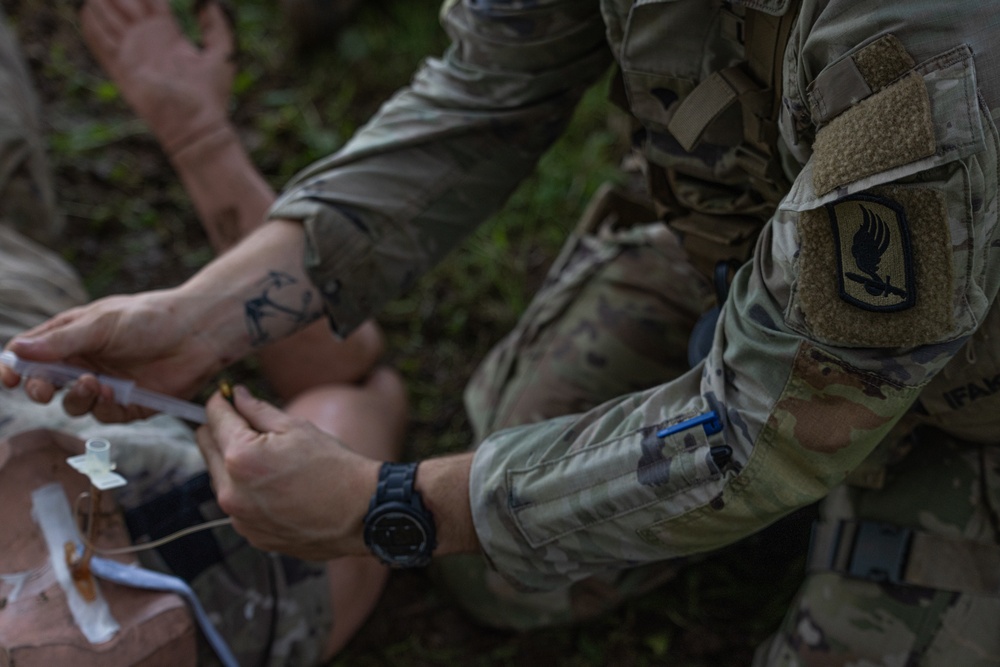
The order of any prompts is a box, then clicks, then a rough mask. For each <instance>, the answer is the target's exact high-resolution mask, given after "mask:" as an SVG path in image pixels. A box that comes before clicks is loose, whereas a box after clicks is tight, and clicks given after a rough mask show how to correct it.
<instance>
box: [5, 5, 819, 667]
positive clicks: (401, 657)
mask: <svg viewBox="0 0 1000 667" xmlns="http://www.w3.org/2000/svg"><path fill="white" fill-rule="evenodd" d="M237 4H238V5H239V8H240V9H241V10H242V11H244V12H248V13H249V16H250V18H248V19H246V20H247V23H246V26H247V30H248V31H250V30H253V29H256V26H258V25H260V26H270V25H271V24H272V23H274V24H279V23H280V22H281V19H282V17H281V15H280V13H279V12H278V11H277V9H276V8H275V7H274V6H271V3H262V2H247V3H237ZM243 4H245V5H246V6H245V7H244V6H243ZM397 4H399V5H402V4H405V2H402V1H400V2H397ZM420 4H423V5H426V7H427V11H428V12H429V13H431V14H433V13H434V11H435V9H434V6H436V2H433V3H427V2H424V1H423V0H421V3H420ZM2 7H3V9H4V10H5V12H6V13H7V14H8V15H9V16H10V17H11V19H12V20H13V21H14V22H15V24H16V25H17V28H18V31H19V33H20V35H21V37H22V41H23V44H24V50H25V53H26V55H27V58H28V60H29V63H30V66H31V68H32V70H33V72H34V74H35V78H36V81H37V84H38V88H39V92H40V96H41V98H42V100H43V103H44V107H45V122H46V127H47V129H48V131H49V133H50V137H51V140H50V145H51V153H52V162H53V168H54V171H55V175H56V182H57V188H58V193H59V197H60V201H61V203H62V206H63V209H64V210H65V211H66V217H67V226H66V231H65V233H64V234H63V237H62V239H61V250H62V251H63V253H64V255H65V256H66V257H67V258H68V259H70V260H71V261H72V262H73V263H74V264H75V265H76V266H77V267H78V268H79V269H80V271H81V273H82V274H83V275H84V276H85V277H86V282H87V285H88V287H89V289H90V290H91V292H92V294H93V295H94V296H100V295H103V294H108V293H112V292H132V291H138V290H144V289H151V288H155V287H158V286H164V285H172V284H176V283H178V282H179V281H182V280H184V279H185V278H186V277H187V276H189V275H190V274H191V273H192V272H194V271H195V270H197V268H198V267H199V266H201V265H202V264H203V263H204V262H205V261H207V260H208V259H209V258H210V252H209V250H208V249H207V248H208V246H207V242H206V239H205V237H204V235H203V234H202V233H201V231H200V229H199V227H198V225H197V223H196V222H194V221H195V217H194V214H193V211H192V210H191V207H190V205H189V204H188V203H187V201H186V198H185V197H184V194H183V190H182V189H181V187H180V185H179V184H178V183H177V181H176V179H175V178H174V177H173V174H172V172H171V170H170V168H169V165H168V164H167V162H166V160H165V159H164V158H163V156H162V154H161V153H160V152H159V150H158V148H157V147H156V144H155V142H154V141H153V140H152V138H151V137H150V136H149V135H148V133H146V132H145V130H144V128H143V127H142V126H141V125H137V124H136V122H135V121H134V120H133V119H131V117H130V114H129V113H128V110H127V109H126V108H125V107H124V105H123V104H122V103H121V101H120V100H118V99H117V96H116V93H115V91H114V89H113V87H110V88H109V86H108V84H107V83H106V82H104V80H103V77H102V76H101V75H100V72H99V71H98V70H97V69H96V67H95V65H94V63H93V62H92V61H91V59H90V57H89V55H88V54H87V53H86V50H85V48H84V47H83V45H82V43H81V41H80V38H79V34H78V32H77V27H76V25H75V21H74V15H73V8H72V7H71V6H69V5H68V4H66V5H62V4H57V3H46V2H41V1H40V0H34V1H32V0H3V1H2ZM370 11H371V12H378V11H387V12H388V10H379V9H372V10H370ZM395 11H396V10H393V12H395ZM398 11H405V10H403V9H400V10H398ZM255 12H256V13H255ZM399 16H400V14H398V13H387V14H385V16H384V17H383V16H380V15H378V14H376V15H374V16H369V17H368V19H367V23H368V24H371V25H379V24H380V23H385V22H386V21H388V22H390V23H391V21H392V20H394V19H396V18H398V17H399ZM383 19H384V20H383ZM264 29H265V28H262V30H264ZM276 34H277V36H276V37H275V34H271V33H267V34H263V35H254V34H248V35H244V36H242V39H243V41H244V44H245V46H246V49H247V52H248V54H247V55H248V56H253V55H257V56H259V57H260V58H261V59H262V60H264V61H265V62H264V64H263V65H261V64H260V63H257V64H256V65H255V64H253V63H248V68H249V71H250V72H251V73H254V72H255V74H254V75H253V76H254V78H253V80H252V81H250V82H249V83H247V82H246V81H244V84H245V87H244V89H243V90H242V92H240V93H239V95H238V96H237V97H238V102H237V104H236V106H235V107H234V114H235V118H236V121H237V124H238V125H239V127H240V129H241V132H242V134H243V138H244V140H245V142H246V143H247V145H248V147H249V148H250V149H251V152H252V153H253V156H254V159H255V161H256V162H257V163H258V164H259V165H260V167H261V169H262V171H263V172H264V173H265V174H267V175H268V176H269V178H271V179H272V183H273V184H274V185H275V187H276V188H278V187H280V185H281V183H282V182H283V180H284V179H287V177H288V176H290V175H291V173H294V171H295V170H296V169H298V168H300V167H301V166H304V163H307V161H308V160H309V159H310V158H312V157H317V156H318V155H319V154H321V153H322V151H323V150H324V148H326V147H327V146H328V145H329V144H331V143H336V137H335V138H334V140H331V136H332V135H331V134H330V133H331V132H334V130H331V129H330V128H329V127H318V126H317V125H316V124H315V123H313V122H312V121H310V120H309V118H308V115H302V116H301V117H300V116H296V117H295V119H293V120H291V121H289V120H288V118H287V117H286V116H283V115H282V113H283V112H284V110H283V108H282V105H281V100H282V99H283V98H281V97H280V95H278V93H282V92H286V91H289V90H290V89H293V88H294V87H295V86H297V85H298V83H297V82H298V81H301V79H302V77H301V73H302V70H303V69H308V70H310V71H314V70H315V69H316V68H320V69H323V68H324V67H326V66H324V65H323V64H322V63H320V64H317V63H316V62H315V60H313V61H310V64H308V65H304V64H302V62H303V61H296V60H295V58H296V57H298V56H295V55H294V53H293V51H294V49H293V48H292V47H291V46H289V45H290V44H292V42H291V41H289V40H290V37H289V35H288V34H287V33H286V32H282V31H281V30H279V31H278V33H276ZM272 38H274V39H277V40H280V41H279V42H278V43H279V44H282V45H284V46H285V47H287V48H284V49H283V50H281V52H280V53H274V50H273V49H272V50H270V51H268V50H266V49H267V44H266V42H267V40H269V39H272ZM338 39H339V41H338V43H337V46H336V47H335V48H336V51H337V53H338V57H340V58H347V59H348V60H349V61H350V62H349V67H350V68H353V69H352V70H351V71H353V72H355V77H356V78H355V80H354V82H353V83H352V84H351V85H353V86H354V89H353V98H352V100H351V103H350V111H349V112H345V113H344V114H343V115H342V116H341V117H340V122H341V125H342V126H343V127H345V128H349V127H350V126H353V125H356V124H357V123H360V122H362V121H363V120H364V118H366V117H367V116H368V115H369V114H370V113H371V112H372V111H373V110H374V108H375V106H376V105H377V104H378V102H379V101H380V100H381V99H384V97H385V95H387V94H388V92H389V91H390V90H391V89H392V88H393V87H395V86H397V85H399V84H400V83H402V82H403V81H405V76H406V72H408V71H409V69H410V68H411V67H412V65H410V64H407V65H406V66H405V67H403V66H400V68H399V70H400V71H399V73H398V74H393V75H392V76H388V75H387V76H386V77H385V78H382V79H378V81H377V83H378V85H377V87H375V89H373V90H367V89H365V84H364V82H365V81H370V80H371V77H370V76H366V70H365V69H364V66H363V65H362V64H360V62H359V61H358V60H350V59H351V58H352V57H353V56H352V55H351V54H352V53H354V51H357V50H358V49H360V48H361V46H363V45H364V39H363V38H359V37H358V33H355V32H348V33H347V34H346V35H343V36H341V37H339V38H338ZM359 39H360V40H361V41H358V40H359ZM372 39H375V37H373V38H372ZM380 39H381V37H380ZM352 40H354V41H352ZM359 45H360V46H359ZM352 49H353V50H352ZM345 54H346V55H345ZM303 57H308V58H316V56H303ZM268 59H270V60H268ZM382 62H383V63H384V64H385V66H386V67H387V68H388V67H390V66H391V65H392V63H387V64H386V63H385V61H382ZM297 63H298V64H297ZM254 67H257V69H256V70H254ZM345 67H348V65H345ZM296 74H298V75H299V76H298V77H296ZM340 85H341V86H346V83H345V81H344V80H342V81H340ZM290 94H291V93H290ZM303 118H305V120H303ZM283 122H285V123H286V125H283V124H282V123H283ZM336 131H337V132H341V133H342V132H343V131H344V130H336ZM303 137H305V139H303ZM303 141H305V143H306V145H307V148H308V149H309V150H302V149H301V148H300V149H298V150H297V149H296V148H294V147H295V146H297V145H300V144H302V143H303ZM551 254H552V249H551V248H545V249H539V248H535V247H529V248H527V250H526V251H525V256H526V257H527V258H528V259H527V260H525V266H526V267H527V268H526V269H525V271H524V273H525V274H526V276H527V282H526V287H527V288H528V289H530V288H531V286H532V285H533V284H537V282H538V280H540V279H541V276H542V275H543V271H544V267H545V265H546V264H547V262H548V261H550V259H551ZM444 271H445V273H443V274H437V278H435V279H431V280H428V281H426V282H425V283H423V284H422V285H421V287H420V288H418V290H417V294H416V295H415V296H414V297H413V300H411V301H401V302H399V303H397V304H394V305H393V306H391V307H390V308H389V309H388V311H387V313H385V314H384V316H383V318H382V322H383V325H384V326H385V327H386V329H387V331H388V333H389V338H390V357H391V360H392V361H393V362H394V363H396V364H397V365H398V366H399V367H400V368H401V369H402V371H403V372H404V375H406V377H407V380H408V381H409V382H410V383H411V386H413V387H414V388H415V389H414V391H415V396H414V407H415V416H414V423H413V434H412V438H413V444H412V446H411V448H410V451H409V452H408V455H409V456H411V457H414V458H416V457H422V456H426V455H429V454H436V453H444V452H445V451H453V450H454V449H456V448H459V447H461V446H464V444H463V443H467V442H469V441H470V440H471V434H470V433H469V429H468V425H467V423H466V421H465V418H464V416H463V414H462V408H461V403H460V398H459V397H460V395H461V388H462V386H463V384H464V381H465V379H466V378H467V377H468V374H469V373H470V372H471V369H472V367H473V365H474V363H475V360H476V359H478V358H480V357H481V356H482V354H483V353H484V352H485V350H486V349H487V348H488V347H489V345H491V344H492V343H494V342H495V341H496V340H497V339H498V338H499V336H500V335H502V333H503V331H504V330H505V328H506V327H507V326H509V325H510V324H511V323H512V322H513V320H514V318H515V317H516V312H507V311H513V309H510V308H500V307H493V306H491V304H494V301H493V300H491V299H492V297H491V296H483V295H475V294H473V295H470V296H468V297H463V298H466V300H467V302H475V303H480V304H483V307H482V308H481V309H480V310H479V311H475V312H463V313H462V315H461V318H460V319H461V321H460V323H459V324H455V322H456V321H458V318H457V315H455V313H454V312H453V311H452V310H449V309H450V308H453V307H454V306H453V305H449V304H451V302H450V301H449V299H452V298H456V297H454V294H453V293H458V292H460V291H461V289H462V286H461V285H460V284H458V283H461V282H462V276H461V275H459V277H458V278H456V277H455V276H453V275H452V274H449V273H448V269H447V268H445V269H444ZM455 272H456V273H459V274H461V273H462V271H458V270H455ZM449 281H454V282H449ZM490 294H492V293H490ZM494 306H495V304H494ZM491 307H492V310H491ZM494 311H503V312H502V313H501V314H499V315H497V314H496V313H495V312H494ZM456 332H458V333H456ZM242 372H243V373H244V374H245V376H246V377H247V378H248V379H250V381H252V378H253V366H252V364H250V365H248V366H246V367H244V368H243V370H242ZM757 546H758V547H759V549H760V550H759V551H757V552H756V555H753V556H750V557H748V556H746V555H745V554H734V555H732V556H730V557H728V558H725V559H723V560H721V561H718V562H714V563H713V564H711V565H708V566H704V565H703V566H699V567H695V568H691V569H690V570H689V571H687V572H685V574H683V575H682V576H680V577H679V578H678V580H677V581H675V582H674V583H673V584H671V585H669V586H667V587H665V588H664V589H662V590H658V591H656V592H654V593H651V594H648V595H646V596H644V597H642V598H640V599H638V600H636V601H634V602H632V603H630V604H628V605H626V606H625V607H624V608H623V609H621V610H620V611H617V612H615V613H613V614H610V615H607V616H605V617H602V618H600V619H597V620H594V621H590V622H587V623H584V624H580V625H577V626H574V627H569V628H552V629H546V630H541V631H537V632H531V633H521V634H512V633H506V632H500V631H494V630H489V629H484V628H482V627H480V626H478V625H476V624H474V623H472V622H471V621H470V620H469V619H468V617H467V616H466V615H465V614H463V612H462V611H461V610H459V609H457V608H456V607H455V606H453V605H452V604H451V603H450V601H449V600H448V599H447V597H446V595H445V594H444V593H442V592H441V591H439V590H437V589H436V588H435V587H434V586H433V585H432V583H431V582H430V580H429V578H428V576H427V575H426V574H425V573H421V572H400V573H395V574H394V575H393V577H392V578H391V581H390V584H389V586H388V589H387V591H386V594H385V596H384V598H383V599H382V601H381V603H380V604H379V605H378V608H377V609H376V611H375V613H374V615H373V617H372V620H371V621H370V622H369V623H368V625H367V626H366V627H365V628H364V629H363V630H362V632H361V633H360V634H359V635H358V636H357V638H356V639H355V640H354V641H353V642H352V644H351V645H350V646H349V647H348V649H347V651H346V652H345V653H344V654H343V655H342V656H340V657H339V658H337V659H336V660H335V662H334V663H333V664H337V665H341V664H342V665H404V666H405V665H456V664H461V665H611V664H613V665H621V666H623V667H626V666H629V665H656V664H670V665H716V666H728V665H734V666H735V665H746V664H748V663H749V660H750V655H751V652H752V647H753V646H754V645H755V644H756V643H757V642H758V641H759V640H760V639H761V638H763V637H764V636H765V635H766V634H767V633H768V632H769V631H770V630H771V629H773V627H774V624H775V623H776V621H777V620H778V619H779V618H780V611H781V608H782V605H783V604H785V603H786V602H787V600H788V597H789V595H790V593H791V591H792V590H793V588H794V578H795V565H796V561H795V560H794V559H789V557H788V554H794V553H799V552H801V547H802V544H801V533H795V534H793V535H792V536H789V535H788V534H785V533H782V534H774V535H771V536H769V537H765V538H764V539H762V540H759V541H758V544H757Z"/></svg>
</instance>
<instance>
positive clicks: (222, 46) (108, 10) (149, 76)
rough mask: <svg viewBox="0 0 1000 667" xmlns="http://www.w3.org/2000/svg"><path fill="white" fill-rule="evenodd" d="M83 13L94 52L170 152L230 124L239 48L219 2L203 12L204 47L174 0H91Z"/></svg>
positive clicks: (83, 9) (127, 99)
mask: <svg viewBox="0 0 1000 667" xmlns="http://www.w3.org/2000/svg"><path fill="white" fill-rule="evenodd" d="M80 20H81V23H82V28H83V37H84V40H85V41H86V43H87V46H88V47H89V48H90V51H91V53H93V55H94V58H95V59H96V60H97V62H98V63H99V64H100V65H101V67H102V68H103V69H104V71H105V72H106V73H107V74H108V76H109V77H111V79H112V80H113V81H114V82H115V83H116V84H117V85H118V88H119V89H120V90H121V92H122V95H123V96H124V97H125V100H126V101H127V102H128V103H129V105H131V106H132V108H133V109H134V110H135V112H136V113H137V114H138V115H139V116H140V117H141V118H142V119H143V120H145V121H146V123H147V124H148V125H149V127H150V129H151V130H152V131H153V134H155V135H156V137H157V139H158V140H159V141H160V144H161V145H162V146H163V149H164V151H165V152H166V153H167V155H171V156H172V155H175V154H176V153H177V152H178V151H180V150H182V149H184V148H185V147H186V146H188V145H190V144H191V143H192V142H194V141H196V140H198V139H199V138H201V137H203V136H206V135H208V134H211V133H212V132H214V131H215V130H216V129H218V128H220V127H224V126H226V125H227V123H228V117H229V115H228V113H227V107H228V103H229V94H230V89H231V88H232V82H233V77H234V75H235V66H234V65H233V62H232V61H233V58H232V55H233V50H234V48H235V47H234V42H233V35H232V31H231V30H230V27H229V22H228V19H227V18H226V16H225V14H224V12H223V11H222V9H220V7H219V5H218V3H216V2H209V3H207V4H206V5H205V7H204V8H203V9H202V10H201V12H200V14H199V15H198V21H199V26H200V29H201V37H202V42H203V46H202V47H200V48H199V47H198V46H197V45H195V44H192V43H191V41H190V40H188V38H187V37H186V36H185V35H184V34H183V33H182V32H181V28H180V26H179V25H178V23H177V20H176V19H175V18H174V16H173V14H172V13H171V9H170V3H169V2H168V0H86V3H85V4H84V5H83V8H82V9H81V10H80Z"/></svg>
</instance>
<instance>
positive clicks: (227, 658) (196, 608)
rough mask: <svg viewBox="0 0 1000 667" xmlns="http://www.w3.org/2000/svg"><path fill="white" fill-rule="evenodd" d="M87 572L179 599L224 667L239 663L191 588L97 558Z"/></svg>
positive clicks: (160, 575)
mask: <svg viewBox="0 0 1000 667" xmlns="http://www.w3.org/2000/svg"><path fill="white" fill-rule="evenodd" d="M90 571H91V572H93V573H94V575H95V576H96V577H98V578H100V579H105V580H107V581H112V582H114V583H116V584H121V585H123V586H131V587H132V588H141V589H144V590H150V591H165V592H168V593H176V594H177V595H180V596H181V597H182V598H183V599H184V601H185V602H187V603H188V606H190V607H191V611H192V612H193V613H194V616H195V619H196V620H197V621H198V625H199V626H201V631H202V633H204V635H205V639H207V640H208V643H209V644H210V645H211V647H212V648H213V649H214V650H215V653H216V655H218V656H219V660H220V661H222V664H223V665H224V667H239V663H238V662H237V661H236V658H235V656H234V655H233V653H232V651H231V650H230V649H229V645H228V644H227V643H226V640H225V639H223V638H222V635H220V634H219V631H218V630H216V629H215V626H214V625H212V621H211V620H210V619H209V618H208V614H207V613H206V612H205V608H204V607H202V605H201V602H200V601H199V600H198V597H197V596H196V595H195V594H194V591H192V590H191V587H190V586H188V585H187V583H186V582H185V581H184V580H183V579H180V578H178V577H172V576H170V575H168V574H163V573H162V572H154V571H153V570H147V569H144V568H141V567H136V566H132V565H125V564H123V563H119V562H117V561H113V560H109V559H107V558H99V557H94V558H93V559H91V561H90Z"/></svg>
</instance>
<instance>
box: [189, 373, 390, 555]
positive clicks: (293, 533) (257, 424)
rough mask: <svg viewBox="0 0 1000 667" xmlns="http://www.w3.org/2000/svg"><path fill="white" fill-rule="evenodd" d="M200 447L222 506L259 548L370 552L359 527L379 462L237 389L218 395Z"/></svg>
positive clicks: (211, 402)
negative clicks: (231, 397) (231, 395)
mask: <svg viewBox="0 0 1000 667" xmlns="http://www.w3.org/2000/svg"><path fill="white" fill-rule="evenodd" d="M206 407H207V412H208V418H209V421H208V424H207V425H206V426H204V427H202V428H200V429H199V430H198V434H197V435H198V445H199V447H200V448H201V451H202V454H203V455H204V456H205V461H206V462H207V463H208V469H209V472H210V473H211V475H212V483H213V485H214V487H215V492H216V497H217V499H218V501H219V506H220V507H222V509H223V511H225V512H226V513H227V514H229V515H230V516H231V517H232V519H233V527H234V528H235V529H236V531H237V532H239V533H240V534H241V535H243V536H244V537H246V538H247V539H248V540H249V541H250V542H251V543H252V544H253V545H254V546H256V547H258V548H260V549H265V550H269V551H280V552H282V553H286V554H289V555H292V556H296V557H298V558H303V559H307V560H327V559H330V558H336V557H338V556H344V555H354V554H364V553H367V551H366V549H365V546H364V541H363V538H362V521H363V519H364V515H365V513H366V511H367V508H368V501H369V499H370V498H371V496H372V494H373V493H374V491H375V485H376V483H377V479H378V468H379V465H380V462H379V461H374V460H372V459H368V458H365V457H363V456H361V455H359V454H356V453H355V452H353V451H351V450H350V449H348V448H347V447H346V446H345V445H344V444H342V443H341V442H340V441H338V440H337V439H336V438H334V437H333V436H332V435H330V434H328V433H325V432H323V431H321V430H319V429H318V428H316V427H315V426H313V425H312V424H311V423H310V422H308V421H306V420H304V419H298V418H295V417H292V416H290V415H288V414H286V413H284V412H282V411H281V410H279V409H278V408H276V407H274V406H272V405H270V404H268V403H266V402H264V401H260V400H257V399H255V398H253V397H252V396H250V394H249V392H247V391H246V389H245V388H243V387H237V388H236V391H235V395H234V404H233V405H230V404H229V403H228V402H227V401H226V400H225V399H224V398H222V396H221V395H220V394H218V393H216V394H215V395H214V396H213V397H212V398H211V399H210V400H209V402H208V404H207V406H206Z"/></svg>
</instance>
